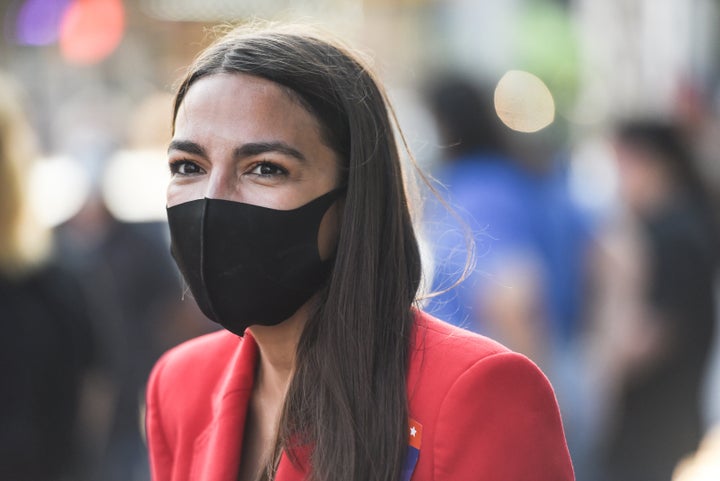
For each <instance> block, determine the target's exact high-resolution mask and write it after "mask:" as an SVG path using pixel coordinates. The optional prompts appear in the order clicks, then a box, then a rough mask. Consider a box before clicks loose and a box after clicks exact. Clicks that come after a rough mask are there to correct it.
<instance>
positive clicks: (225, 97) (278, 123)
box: [147, 26, 573, 481]
mask: <svg viewBox="0 0 720 481" xmlns="http://www.w3.org/2000/svg"><path fill="white" fill-rule="evenodd" d="M173 125H174V136H173V140H172V141H171V143H170V147H169V149H168V163H169V166H170V170H171V172H172V173H173V174H174V175H173V178H172V180H171V182H170V185H169V187H168V197H167V204H168V219H169V225H170V231H171V238H172V249H173V255H174V257H175V260H176V262H177V264H178V266H179V267H180V269H181V270H182V272H183V274H184V276H185V279H186V281H187V283H188V285H189V288H190V291H191V292H192V294H193V296H194V298H195V300H196V301H197V302H198V303H199V305H200V307H201V308H202V310H203V312H204V313H205V314H206V315H207V316H208V317H209V318H210V319H212V320H214V321H216V322H218V323H219V324H221V325H222V326H223V327H224V328H225V329H226V330H225V331H221V332H219V333H214V334H210V335H208V336H204V337H202V338H200V339H197V340H194V341H190V342H188V343H185V344H183V345H181V346H180V347H178V348H175V349H173V350H171V351H170V352H168V353H167V354H166V355H165V356H164V357H163V358H162V359H161V360H160V361H159V363H158V364H157V365H156V367H155V369H154V370H153V373H152V375H151V377H150V380H149V387H148V398H147V402H148V409H147V429H148V444H149V448H150V456H151V465H152V470H153V478H154V479H156V480H158V481H160V480H175V481H178V480H185V479H196V478H202V479H203V480H206V481H212V480H237V479H240V480H259V479H274V480H277V481H289V480H301V479H313V480H317V481H326V480H343V481H368V480H375V481H381V480H382V481H396V480H398V479H401V480H410V479H414V480H429V479H433V480H437V481H440V480H448V481H449V480H470V479H480V478H487V479H502V480H504V481H512V480H517V481H520V480H526V479H536V480H548V481H549V480H557V481H560V480H571V479H573V472H572V466H571V463H570V459H569V456H568V453H567V448H566V445H565V440H564V435H563V432H562V425H561V422H560V417H559V413H558V409H557V404H556V401H555V398H554V396H553V393H552V389H551V387H550V385H549V383H548V382H547V380H546V378H545V377H544V376H543V375H542V373H541V372H540V371H539V370H538V368H537V367H536V366H535V365H534V364H533V363H532V362H531V361H529V360H528V359H527V357H525V356H522V355H520V354H517V353H513V352H511V351H509V350H508V349H507V348H505V347H502V346H501V345H500V344H498V343H496V342H494V341H491V340H489V339H488V338H484V337H481V336H478V335H476V334H473V333H470V332H467V331H463V330H461V329H458V328H456V327H453V326H450V325H449V324H446V323H444V322H442V321H440V320H438V319H436V318H433V317H431V316H429V315H428V314H425V313H424V312H422V311H420V310H419V309H417V308H416V307H415V306H416V302H417V299H416V297H417V292H418V287H419V284H420V277H421V262H420V253H419V249H418V245H417V241H416V237H415V233H414V229H413V225H412V220H411V214H410V209H409V205H408V199H407V197H406V194H405V186H404V182H403V174H402V170H401V163H400V154H399V152H398V146H397V144H396V142H395V138H394V133H393V128H392V127H393V125H392V121H391V116H390V110H389V105H388V104H387V101H386V96H385V94H384V91H383V89H382V86H381V85H380V84H379V83H378V82H377V80H375V77H374V75H373V74H372V73H371V72H370V71H369V70H368V68H367V67H366V66H365V64H364V63H363V62H362V61H361V60H360V59H359V57H358V56H356V55H355V54H353V53H352V52H351V51H349V50H348V49H346V48H344V47H341V46H339V45H338V44H336V43H334V42H332V41H330V40H327V39H326V38H325V37H324V36H322V35H319V34H316V33H311V32H308V31H307V30H305V29H302V28H290V27H285V28H284V27H280V26H277V27H274V28H271V27H268V28H265V29H257V28H241V29H239V30H234V31H232V32H230V33H228V34H227V35H225V36H223V37H222V38H220V39H219V40H218V41H217V42H216V43H214V44H213V45H212V46H210V47H209V48H208V49H207V50H205V51H204V52H203V53H202V54H201V55H200V56H199V57H198V59H197V60H196V62H195V63H194V64H193V65H192V66H191V67H190V68H189V69H188V72H187V74H186V76H185V78H184V80H183V82H182V83H181V85H180V87H179V89H178V93H177V97H176V101H175V110H174V114H173Z"/></svg>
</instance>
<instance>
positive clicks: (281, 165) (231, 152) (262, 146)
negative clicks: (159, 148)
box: [167, 73, 339, 257]
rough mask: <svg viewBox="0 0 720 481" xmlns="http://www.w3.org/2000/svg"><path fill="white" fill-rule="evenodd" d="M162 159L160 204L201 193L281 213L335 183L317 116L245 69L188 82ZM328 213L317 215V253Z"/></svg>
mask: <svg viewBox="0 0 720 481" xmlns="http://www.w3.org/2000/svg"><path fill="white" fill-rule="evenodd" d="M168 163H169V165H170V171H171V173H172V179H171V180H170V184H169V186H168V190H167V205H168V207H172V206H174V205H177V204H181V203H184V202H188V201H191V200H196V199H201V198H203V197H207V198H211V199H224V200H233V201H236V202H243V203H247V204H254V205H259V206H262V207H269V208H273V209H280V210H289V209H294V208H297V207H300V206H302V205H304V204H306V203H308V202H310V201H311V200H313V199H315V198H317V197H319V196H321V195H323V194H325V193H326V192H329V191H331V190H333V189H334V188H336V187H337V186H338V184H339V167H338V160H337V156H336V155H335V153H334V151H333V150H332V149H330V148H329V147H328V146H327V145H325V143H323V141H322V139H321V136H320V126H319V124H318V121H317V119H316V118H315V117H314V116H313V115H312V114H310V113H309V112H308V111H307V110H306V109H305V108H304V107H303V106H302V105H301V104H300V103H299V102H298V101H297V100H296V99H294V98H293V97H292V96H291V94H290V93H288V92H287V91H286V90H285V89H283V88H282V87H280V86H279V85H278V84H276V83H274V82H271V81H269V80H265V79H262V78H259V77H254V76H251V75H245V74H226V73H222V74H214V75H210V76H208V77H204V78H201V79H200V80H198V81H197V82H196V83H194V84H193V85H192V86H191V87H190V89H189V90H188V92H187V94H186V96H185V98H184V100H183V102H182V104H181V105H180V108H179V110H178V114H177V118H176V120H175V134H174V136H173V139H172V141H171V143H170V147H169V149H168ZM336 216H337V213H336V211H335V207H333V208H331V209H330V210H329V211H328V213H327V214H326V216H325V218H323V223H322V225H321V229H320V235H319V246H320V254H321V256H323V257H326V256H327V255H328V252H329V250H330V249H332V244H333V243H334V242H333V241H334V238H335V230H336V226H337V218H336Z"/></svg>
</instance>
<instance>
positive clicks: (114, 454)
mask: <svg viewBox="0 0 720 481" xmlns="http://www.w3.org/2000/svg"><path fill="white" fill-rule="evenodd" d="M171 107H172V99H171V98H168V96H167V95H163V94H152V95H149V96H148V97H146V98H145V99H144V100H143V101H142V102H140V103H138V106H137V108H136V109H135V110H134V115H132V117H131V120H130V121H129V122H128V124H129V132H128V135H127V138H128V141H127V145H128V148H129V150H128V152H132V151H133V150H149V149H153V148H155V149H157V150H158V151H159V153H158V155H159V156H160V159H161V160H162V156H163V155H164V154H163V152H162V151H160V148H159V147H158V145H161V144H163V145H166V144H167V137H169V125H168V123H167V122H166V121H162V120H160V118H162V119H163V120H166V118H167V115H168V112H169V111H170V109H171ZM163 125H165V126H167V127H166V128H164V129H163ZM75 128H83V127H75ZM109 134H110V133H108V135H109ZM81 137H85V136H81ZM88 140H89V139H86V142H85V144H84V146H83V149H84V150H83V151H82V152H81V153H80V154H81V155H80V156H81V157H83V158H84V159H85V160H86V161H88V162H89V163H91V164H97V167H96V168H95V170H96V172H97V173H96V175H95V176H94V182H93V185H92V188H91V193H90V195H89V197H88V199H87V200H86V202H85V204H84V205H83V207H82V208H81V210H80V211H79V212H78V213H77V214H76V215H75V216H73V217H72V218H71V219H69V220H68V221H67V222H65V223H64V224H62V225H60V226H59V227H58V228H57V229H56V237H57V243H58V251H59V252H60V253H61V254H62V259H63V264H64V266H65V267H66V268H67V269H68V270H70V271H72V272H74V273H76V275H77V276H78V278H79V279H81V280H82V285H83V288H84V291H85V292H86V296H87V298H88V299H89V301H90V310H91V313H92V318H93V320H94V321H95V324H96V331H97V333H98V337H99V339H100V340H101V343H102V344H101V345H102V350H101V351H102V352H101V355H100V356H98V358H99V361H101V362H102V365H103V367H104V373H105V378H104V381H105V383H106V387H107V395H108V399H107V400H106V402H107V404H108V405H107V406H106V407H105V408H104V410H105V419H104V420H103V425H102V426H100V425H99V426H98V428H99V429H101V430H102V431H103V432H104V435H103V436H101V440H102V442H98V443H97V444H96V445H95V446H93V454H94V456H93V457H94V460H95V462H94V466H93V468H92V473H93V476H94V479H102V480H103V481H143V480H146V479H147V478H148V460H147V450H146V447H145V443H144V439H143V432H142V422H141V419H142V416H141V408H142V405H143V399H144V388H145V383H146V380H147V377H148V375H149V373H150V370H151V368H152V366H153V364H154V363H155V362H156V361H157V359H158V358H159V357H160V355H161V354H162V353H163V352H164V351H165V350H167V349H169V348H170V347H172V346H174V345H176V344H179V343H180V342H182V341H185V340H187V339H190V338H192V337H195V336H198V335H200V334H205V333H207V332H210V331H211V330H213V328H212V326H211V325H210V323H209V322H206V321H205V320H204V318H203V316H202V314H201V313H200V311H199V310H198V309H197V308H195V307H194V306H193V305H192V304H191V303H183V302H182V298H181V297H182V296H181V292H182V289H181V283H180V275H179V272H178V271H177V268H176V267H175V265H174V263H173V261H172V258H171V257H170V254H169V249H168V239H167V225H166V223H165V222H159V221H145V222H126V221H122V220H119V219H117V218H116V217H115V216H114V215H113V214H112V212H111V211H110V210H109V208H108V206H107V204H106V202H105V197H104V192H103V190H102V188H103V183H102V179H103V177H104V174H105V165H106V163H107V159H108V158H110V156H111V155H112V153H113V150H114V148H113V146H112V144H110V145H108V143H106V142H95V143H92V142H89V141H88ZM163 150H164V149H163ZM128 155H129V154H128ZM134 194H137V193H134ZM129 195H133V193H130V192H129ZM170 320H172V322H170Z"/></svg>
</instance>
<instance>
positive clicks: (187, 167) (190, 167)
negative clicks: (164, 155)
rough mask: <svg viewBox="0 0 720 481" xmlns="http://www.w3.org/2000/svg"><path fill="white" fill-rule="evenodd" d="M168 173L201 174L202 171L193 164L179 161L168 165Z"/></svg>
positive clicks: (187, 161)
mask: <svg viewBox="0 0 720 481" xmlns="http://www.w3.org/2000/svg"><path fill="white" fill-rule="evenodd" d="M170 173H172V174H179V175H194V174H202V173H203V169H202V168H201V167H200V166H199V165H197V164H196V163H195V162H191V161H189V160H180V161H177V162H172V163H170Z"/></svg>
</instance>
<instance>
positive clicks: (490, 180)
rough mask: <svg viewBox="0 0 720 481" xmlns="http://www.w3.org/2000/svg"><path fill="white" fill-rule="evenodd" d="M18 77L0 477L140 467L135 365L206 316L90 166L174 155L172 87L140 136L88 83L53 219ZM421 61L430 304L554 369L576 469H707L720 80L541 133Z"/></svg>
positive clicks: (0, 126) (9, 152)
mask: <svg viewBox="0 0 720 481" xmlns="http://www.w3.org/2000/svg"><path fill="white" fill-rule="evenodd" d="M16 3H18V2H16ZM36 3H39V2H36ZM65 3H71V2H65ZM156 3H157V5H161V4H163V2H156ZM368 3H369V4H372V3H373V2H368ZM427 3H429V4H430V3H432V2H427ZM158 8H159V7H158ZM448 21H449V20H448ZM170 41H171V40H168V42H170ZM428 48H429V49H430V47H428ZM194 50H198V49H194ZM398 50H399V51H402V48H401V47H400V46H399V47H398ZM398 55H400V52H398ZM173 65H174V64H173ZM0 67H7V66H6V65H3V64H0ZM156 68H157V66H156ZM170 70H172V69H170ZM15 73H16V72H5V73H4V74H3V75H2V76H1V77H0V320H1V321H2V336H0V380H1V381H2V386H3V395H2V396H0V479H9V480H10V479H11V480H14V481H70V480H75V481H91V480H92V481H94V480H103V481H114V480H117V481H147V480H148V467H147V457H146V454H145V445H144V440H143V422H142V419H143V418H142V409H143V402H144V400H143V398H144V386H145V382H146V379H147V376H148V373H149V371H150V369H151V367H152V365H153V364H154V362H155V361H156V360H157V359H158V357H159V356H160V355H161V354H162V352H164V351H165V350H166V349H168V348H169V347H171V346H174V345H176V344H178V343H179V342H182V341H183V340H186V339H189V338H191V337H194V336H197V335H200V334H203V333H206V332H209V331H211V330H213V329H215V327H214V325H211V323H210V322H209V321H207V320H206V319H205V318H204V317H203V316H202V314H201V313H200V312H199V310H198V309H197V307H196V306H195V304H194V302H192V300H187V299H185V296H184V292H185V288H184V286H183V283H182V281H181V279H180V276H179V275H178V273H177V271H176V268H175V266H174V264H173V262H172V259H171V257H170V252H169V246H168V237H167V236H168V234H167V227H166V225H165V222H164V221H163V220H158V219H152V220H148V219H145V220H142V221H139V220H132V219H130V220H129V219H127V218H120V217H119V216H118V215H117V211H116V210H114V209H113V208H111V207H112V206H110V205H109V200H108V196H107V195H106V193H105V192H104V190H103V189H104V188H105V186H104V184H103V182H102V179H103V175H102V174H103V172H106V171H107V169H108V168H109V167H108V166H109V164H110V163H109V160H110V159H112V158H114V156H115V155H116V154H117V153H118V152H119V151H121V150H127V151H129V152H135V153H141V152H145V153H147V152H150V151H153V152H155V151H158V150H164V148H165V145H167V141H168V140H169V113H170V106H169V104H168V103H167V97H166V96H163V95H162V94H166V93H167V92H166V91H167V90H169V89H167V88H165V89H162V90H164V92H162V94H161V95H158V94H157V91H155V90H153V95H147V96H143V97H142V99H141V101H138V102H135V104H136V105H132V106H128V105H124V106H122V109H124V110H132V111H134V112H136V113H137V114H138V115H135V116H133V117H130V116H119V115H118V116H117V117H118V118H121V119H129V120H126V123H127V125H122V122H120V123H121V125H120V128H121V129H126V131H127V132H130V133H129V134H128V133H125V134H123V135H121V136H119V138H121V139H122V141H113V142H107V139H106V138H105V137H104V136H105V135H109V134H106V133H104V132H102V129H104V128H109V127H108V124H107V118H108V117H112V116H113V115H114V114H115V113H117V112H118V106H117V105H116V104H114V103H113V99H112V98H110V96H109V95H108V94H107V92H103V91H102V90H100V91H95V92H91V93H87V94H86V95H87V96H89V97H88V98H89V99H90V100H89V103H91V104H92V105H93V106H94V109H96V110H92V112H97V111H100V110H102V108H99V109H98V105H99V106H101V107H105V108H106V109H107V110H108V111H110V112H111V114H109V115H107V116H101V117H99V118H96V117H94V116H93V115H90V116H89V117H87V118H82V117H78V116H73V115H69V117H68V118H67V119H66V120H67V121H68V123H72V124H73V129H72V135H73V137H71V138H66V139H63V140H64V142H61V143H59V144H60V145H65V146H67V145H72V146H77V145H82V146H83V149H80V150H78V149H75V150H72V149H71V150H72V152H71V154H72V155H74V156H75V157H76V159H75V160H77V161H78V162H79V163H81V164H82V163H84V164H85V165H86V166H87V165H90V166H91V169H90V170H91V171H93V172H91V175H90V182H89V188H88V191H87V193H86V195H85V196H84V197H83V201H82V205H81V206H80V207H79V208H78V209H76V211H75V212H74V213H73V215H72V216H71V217H69V218H67V219H64V220H63V221H62V222H61V223H59V224H57V225H52V226H48V225H47V224H43V222H40V221H39V219H38V215H37V212H36V211H35V210H33V209H32V208H31V205H30V200H31V199H30V194H31V189H30V184H29V182H30V179H29V176H30V173H31V172H32V169H31V167H32V165H33V164H34V163H35V161H36V160H37V157H38V154H39V153H42V152H39V151H41V150H43V149H42V145H41V144H42V143H43V142H42V139H40V140H38V135H36V134H38V133H39V134H40V137H42V135H43V131H44V127H43V125H42V123H43V122H44V121H47V119H43V118H42V115H38V113H37V112H36V109H37V104H33V103H32V102H27V101H25V102H24V101H23V99H24V97H23V95H22V93H23V89H22V88H20V86H19V85H18V81H17V79H13V78H12V77H11V75H14V74H15ZM116 73H117V74H118V76H120V77H124V76H128V75H130V74H131V73H132V72H129V71H125V72H116ZM172 73H177V72H174V71H173V72H172ZM172 73H168V74H167V75H168V76H171V75H172ZM19 76H22V75H19ZM421 77H422V78H420V79H415V80H416V82H415V84H414V85H412V89H414V92H413V95H412V96H411V97H412V98H413V99H414V100H413V102H414V104H413V106H412V108H409V107H408V106H407V105H404V104H403V103H402V102H398V103H397V105H398V116H399V118H400V123H401V127H405V128H406V134H409V136H410V137H415V136H416V134H417V132H418V131H420V132H422V133H423V134H422V135H423V137H424V138H423V139H422V140H425V141H426V142H429V143H432V144H433V147H434V148H432V149H425V150H423V149H419V150H418V151H417V152H416V153H417V154H418V160H420V161H421V164H422V165H423V167H424V169H425V170H426V173H427V174H429V176H430V177H431V178H432V180H431V182H430V185H432V189H429V190H427V191H425V192H424V193H423V198H424V199H423V200H424V204H423V215H422V218H421V220H420V221H419V223H418V232H419V233H420V235H421V237H422V241H423V242H422V243H423V245H424V246H425V252H426V261H427V262H426V264H427V266H428V267H427V269H426V273H425V274H426V285H427V288H426V290H427V291H428V294H427V296H426V298H425V299H423V301H422V303H423V307H424V309H425V310H427V311H428V312H430V313H431V314H434V315H436V316H437V317H439V318H441V319H444V320H446V321H448V322H451V323H453V324H456V325H458V326H461V327H463V328H466V329H469V330H472V331H475V332H478V333H481V334H485V335H488V336H491V337H493V338H495V339H497V340H499V341H501V342H503V343H504V344H506V345H507V346H508V347H510V348H511V349H514V350H517V351H519V352H522V353H524V354H526V355H527V356H529V357H530V358H531V359H532V360H533V361H535V362H536V363H537V364H538V365H539V366H540V367H541V368H542V369H543V371H544V372H545V373H546V374H547V375H548V377H549V378H550V380H551V382H552V384H553V386H554V388H555V390H556V394H557V396H558V400H559V404H560V408H561V411H562V416H563V421H564V425H565V429H566V435H567V438H568V443H569V447H570V450H571V455H572V457H573V462H574V465H575V469H576V476H577V479H578V480H579V481H625V480H628V481H630V480H633V481H670V480H674V481H705V480H709V479H720V477H719V476H720V463H719V462H718V459H720V443H718V430H719V429H720V328H719V327H718V324H717V323H718V312H717V309H718V305H719V304H718V284H717V279H718V260H719V259H718V255H719V254H720V250H719V249H718V246H720V244H719V241H720V238H719V236H720V214H719V213H720V158H719V157H718V153H717V152H718V151H720V149H718V147H719V145H718V143H720V135H718V132H720V116H719V115H720V112H718V109H717V104H718V102H717V99H715V98H714V95H716V93H715V92H713V91H712V89H705V88H703V87H702V86H701V85H699V84H698V85H696V84H693V83H691V82H687V83H686V84H683V85H681V88H677V89H676V90H675V91H674V92H673V96H672V103H671V105H670V108H669V109H666V110H665V111H663V112H658V111H653V110H645V111H634V112H630V113H628V112H623V113H622V114H618V115H614V116H609V117H608V118H607V120H606V121H604V122H600V123H598V124H597V126H596V128H594V129H587V128H584V127H579V126H578V125H575V124H573V122H572V121H570V120H568V119H567V118H563V117H561V116H558V115H556V116H555V118H554V120H552V119H551V120H549V121H547V122H545V123H544V124H542V125H538V126H535V127H533V126H532V125H531V124H532V122H530V123H527V122H524V121H523V118H521V117H522V115H521V114H523V112H520V111H512V110H513V108H515V107H513V105H514V104H513V105H510V107H507V106H504V105H505V104H503V103H502V101H501V100H502V99H500V98H499V97H500V95H499V89H498V87H497V86H496V85H495V84H493V83H489V82H488V76H487V75H479V74H478V72H477V71H473V70H472V69H470V70H469V69H462V68H456V69H436V71H434V72H433V73H430V71H428V72H424V74H423V75H421ZM391 80H392V79H391ZM133 85H134V84H133ZM136 86H137V85H136ZM26 87H27V86H26ZM395 94H396V95H395V99H397V100H400V96H399V93H398V92H397V91H396V92H395ZM105 97H107V98H105ZM138 97H139V96H138ZM35 100H37V99H35ZM86 100H88V99H86ZM105 102H107V104H105ZM29 104H30V109H28V105H29ZM33 105H34V106H33ZM506 107H507V108H506ZM536 107H537V106H536ZM538 108H539V107H538ZM508 109H510V110H511V112H510V114H512V115H510V120H508V118H507V116H504V115H503V112H504V113H505V114H507V110H508ZM531 110H532V109H531ZM28 111H31V112H32V113H34V115H33V116H31V118H28ZM536 111H537V108H536V109H535V111H534V112H535V113H537V112H536ZM408 112H410V117H411V118H410V122H408V123H406V122H404V119H405V118H406V116H407V115H408ZM531 113H532V112H531ZM523 115H527V112H525V113H524V114H523ZM423 122H425V125H427V126H428V128H427V129H425V130H423V129H422V128H419V127H418V125H420V124H422V123H423ZM526 124H527V125H530V127H527V125H526ZM408 125H409V126H410V128H409V129H408ZM45 127H47V126H45ZM117 127H118V126H117V125H113V128H117ZM45 130H46V129H45ZM414 140H417V139H416V138H410V144H411V145H414V142H413V141H414ZM138 158H139V157H138ZM88 159H89V160H88ZM123 165H125V166H126V167H125V171H119V172H118V171H113V175H114V176H120V175H121V174H122V175H127V176H128V177H129V178H130V179H131V184H128V185H130V186H131V187H130V189H135V188H137V189H140V185H141V183H142V177H144V176H145V173H146V171H145V170H144V169H145V168H146V167H144V166H143V165H144V164H142V162H140V163H135V164H132V163H128V164H123ZM133 166H135V167H137V171H135V170H134V168H133ZM147 168H148V169H149V167H147ZM408 168H409V169H410V168H411V167H410V164H408ZM133 178H134V179H135V180H132V179H133ZM153 179H154V177H153ZM61 181H62V179H61V178H60V177H58V180H57V182H61ZM132 182H135V183H134V184H133V183H132ZM132 186H135V187H132ZM126 190H127V189H126ZM133 192H135V193H137V191H133ZM600 192H602V193H604V194H603V196H600V195H599V193H600ZM593 193H598V195H597V196H596V197H602V199H601V201H598V200H597V198H595V201H594V202H590V203H589V202H588V201H587V199H588V197H592V195H589V194H593ZM130 197H132V196H130ZM41 198H42V197H41ZM46 202H48V203H52V200H47V201H46ZM123 202H125V203H128V202H130V201H129V200H124V201H123V200H121V201H120V204H121V205H122V203H123ZM160 202H162V201H160ZM468 409H472V406H468Z"/></svg>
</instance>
